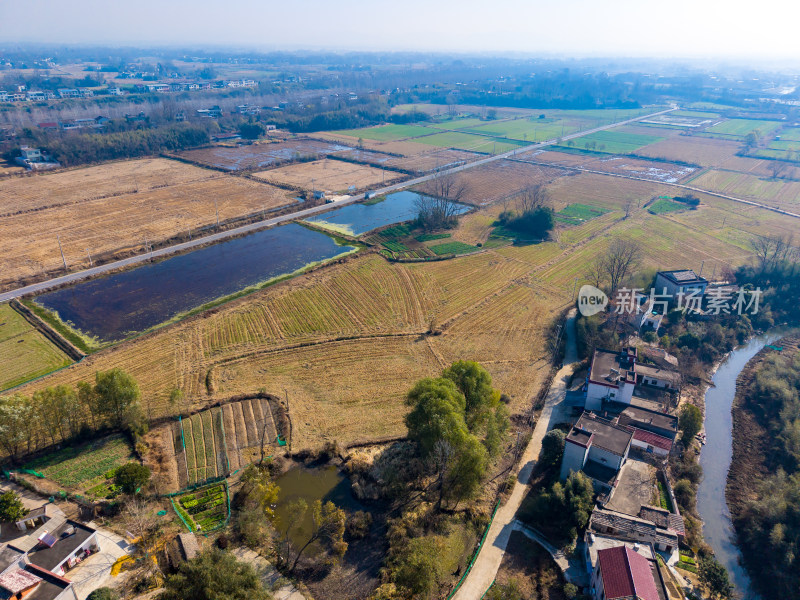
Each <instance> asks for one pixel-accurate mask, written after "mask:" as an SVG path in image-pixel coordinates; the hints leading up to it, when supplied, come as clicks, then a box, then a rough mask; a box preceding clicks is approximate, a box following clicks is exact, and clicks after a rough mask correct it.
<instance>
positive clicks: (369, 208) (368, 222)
mask: <svg viewBox="0 0 800 600" xmlns="http://www.w3.org/2000/svg"><path fill="white" fill-rule="evenodd" d="M419 197H420V194H418V193H416V192H409V191H402V192H395V193H393V194H389V195H387V196H386V199H385V200H383V201H382V202H378V203H377V204H349V205H347V206H343V207H342V208H337V209H335V210H332V211H330V212H327V213H325V214H322V215H319V216H318V217H310V218H309V219H306V220H307V221H310V222H312V223H316V224H318V225H321V226H324V227H327V228H329V229H332V230H334V231H341V232H343V233H346V234H349V235H353V236H357V235H361V234H362V233H366V232H367V231H370V230H372V229H376V228H378V227H383V226H385V225H391V224H392V223H401V222H403V221H410V220H411V219H413V218H415V217H416V216H417V208H416V206H415V205H414V202H415V200H416V199H417V198H419ZM468 210H469V207H468V206H463V205H462V206H460V207H459V212H460V213H463V212H467V211H468Z"/></svg>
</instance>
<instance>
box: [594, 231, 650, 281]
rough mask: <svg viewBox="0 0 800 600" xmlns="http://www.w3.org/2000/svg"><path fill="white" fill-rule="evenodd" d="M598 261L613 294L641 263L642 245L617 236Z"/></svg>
mask: <svg viewBox="0 0 800 600" xmlns="http://www.w3.org/2000/svg"><path fill="white" fill-rule="evenodd" d="M598 261H599V269H601V270H602V272H603V274H604V275H605V278H606V280H607V281H608V282H609V284H610V286H611V293H612V294H613V293H614V292H615V291H616V290H617V289H618V288H619V286H620V285H621V284H622V282H623V281H625V279H627V278H628V277H629V276H630V275H632V274H633V272H634V271H635V270H636V269H637V268H638V267H639V265H640V264H641V262H642V247H641V246H640V245H639V243H638V242H635V241H633V240H626V239H623V238H615V239H614V240H613V241H612V242H611V243H610V244H609V245H608V249H607V250H606V251H605V253H604V254H602V255H600V256H599V257H598Z"/></svg>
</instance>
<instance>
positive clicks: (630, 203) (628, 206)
mask: <svg viewBox="0 0 800 600" xmlns="http://www.w3.org/2000/svg"><path fill="white" fill-rule="evenodd" d="M622 208H623V210H624V211H625V218H626V219H627V218H628V217H630V216H631V213H632V212H633V199H629V200H627V201H626V202H625V204H623V205H622Z"/></svg>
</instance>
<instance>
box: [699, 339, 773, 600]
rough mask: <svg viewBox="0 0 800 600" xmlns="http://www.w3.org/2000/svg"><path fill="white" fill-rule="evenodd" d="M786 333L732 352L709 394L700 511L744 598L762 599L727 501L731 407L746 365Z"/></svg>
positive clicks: (707, 532) (712, 543)
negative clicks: (749, 572)
mask: <svg viewBox="0 0 800 600" xmlns="http://www.w3.org/2000/svg"><path fill="white" fill-rule="evenodd" d="M782 335H784V334H783V333H780V332H779V331H771V332H769V333H766V334H763V335H760V336H758V337H755V338H753V339H752V340H750V342H748V343H747V344H745V345H744V346H741V347H739V348H736V349H735V350H734V351H733V352H731V353H730V354H729V355H728V358H727V359H726V360H725V361H724V362H723V363H722V364H721V365H720V366H719V369H717V372H716V373H715V374H714V378H713V382H714V385H713V386H711V387H709V388H708V391H707V392H706V396H705V404H706V414H705V431H706V438H707V439H706V444H705V445H704V446H703V448H702V450H701V452H700V465H701V466H702V467H703V479H702V481H701V482H700V486H699V487H698V490H697V511H698V512H699V513H700V517H701V518H702V519H703V537H704V538H705V540H706V542H708V544H709V545H710V546H711V547H712V548H713V549H714V554H715V555H716V557H717V560H719V562H721V563H722V564H723V565H724V566H725V568H726V569H727V570H728V573H729V574H730V578H731V582H732V583H733V584H734V585H735V586H736V593H737V595H738V596H739V597H740V598H743V599H744V600H758V599H759V596H758V595H757V594H756V593H755V592H754V591H753V590H752V589H751V587H750V578H749V577H748V576H747V573H746V571H745V569H744V567H742V565H741V564H740V563H739V558H740V556H741V553H740V552H739V549H738V548H737V546H736V544H735V538H734V530H733V524H732V523H731V514H730V511H729V510H728V504H727V502H726V500H725V486H726V485H727V482H728V470H729V469H730V466H731V460H732V458H733V437H732V436H733V416H732V414H731V408H732V407H733V400H734V397H735V396H736V379H737V378H738V377H739V373H740V372H741V371H742V369H744V367H745V365H747V363H748V362H749V361H750V359H751V358H753V357H754V356H755V355H756V354H757V353H758V352H759V350H761V349H762V348H763V347H764V346H765V345H767V344H770V343H772V342H774V341H775V340H777V339H779V338H780V337H781V336H782Z"/></svg>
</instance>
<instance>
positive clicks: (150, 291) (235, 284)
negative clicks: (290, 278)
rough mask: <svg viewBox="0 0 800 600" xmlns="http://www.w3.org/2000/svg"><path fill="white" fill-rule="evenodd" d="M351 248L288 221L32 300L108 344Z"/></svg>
mask: <svg viewBox="0 0 800 600" xmlns="http://www.w3.org/2000/svg"><path fill="white" fill-rule="evenodd" d="M350 250H353V248H352V247H351V246H339V245H338V244H336V242H335V241H334V240H333V239H331V238H330V237H328V236H327V235H324V234H322V233H319V232H317V231H311V230H309V229H306V228H305V227H302V226H300V225H296V224H289V225H283V226H281V227H273V228H271V229H266V230H264V231H258V232H256V233H252V234H250V235H248V236H245V237H242V238H237V239H233V240H229V241H226V242H221V243H219V244H214V245H212V246H208V247H206V248H201V249H199V250H195V251H193V252H190V253H188V254H182V255H179V256H175V257H172V258H167V259H165V260H163V261H161V262H157V263H153V264H147V265H144V266H141V267H138V268H136V269H132V270H130V271H123V272H121V273H116V274H113V275H109V276H107V277H102V278H99V279H92V280H89V281H86V282H83V283H78V284H76V285H73V286H70V287H66V288H62V289H59V290H55V291H53V292H48V293H45V294H42V295H41V296H38V297H37V298H36V302H37V303H39V304H41V305H42V306H44V307H45V308H47V309H49V310H51V311H53V312H56V313H57V314H58V315H59V317H60V318H61V320H63V321H66V322H68V323H70V324H72V326H73V327H75V328H76V329H78V330H79V331H81V332H83V333H85V334H87V335H89V336H91V337H95V338H97V339H98V340H100V341H103V342H110V341H116V340H120V339H123V338H125V337H127V336H128V335H131V334H133V333H137V332H140V331H144V330H146V329H149V328H150V327H153V326H155V325H158V324H160V323H164V322H165V321H168V320H170V319H172V318H173V317H175V316H177V315H180V314H181V313H184V312H186V311H189V310H191V309H193V308H196V307H198V306H201V305H203V304H205V303H207V302H210V301H212V300H215V299H217V298H221V297H223V296H227V295H230V294H234V293H236V292H238V291H240V290H243V289H245V288H247V287H249V286H253V285H256V284H259V283H263V282H265V281H267V280H269V279H272V278H274V277H278V276H280V275H285V274H287V273H292V272H294V271H296V270H298V269H301V268H302V267H304V266H306V265H308V264H311V263H314V262H317V261H321V260H326V259H330V258H333V257H335V256H338V255H340V254H344V253H346V252H348V251H350Z"/></svg>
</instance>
